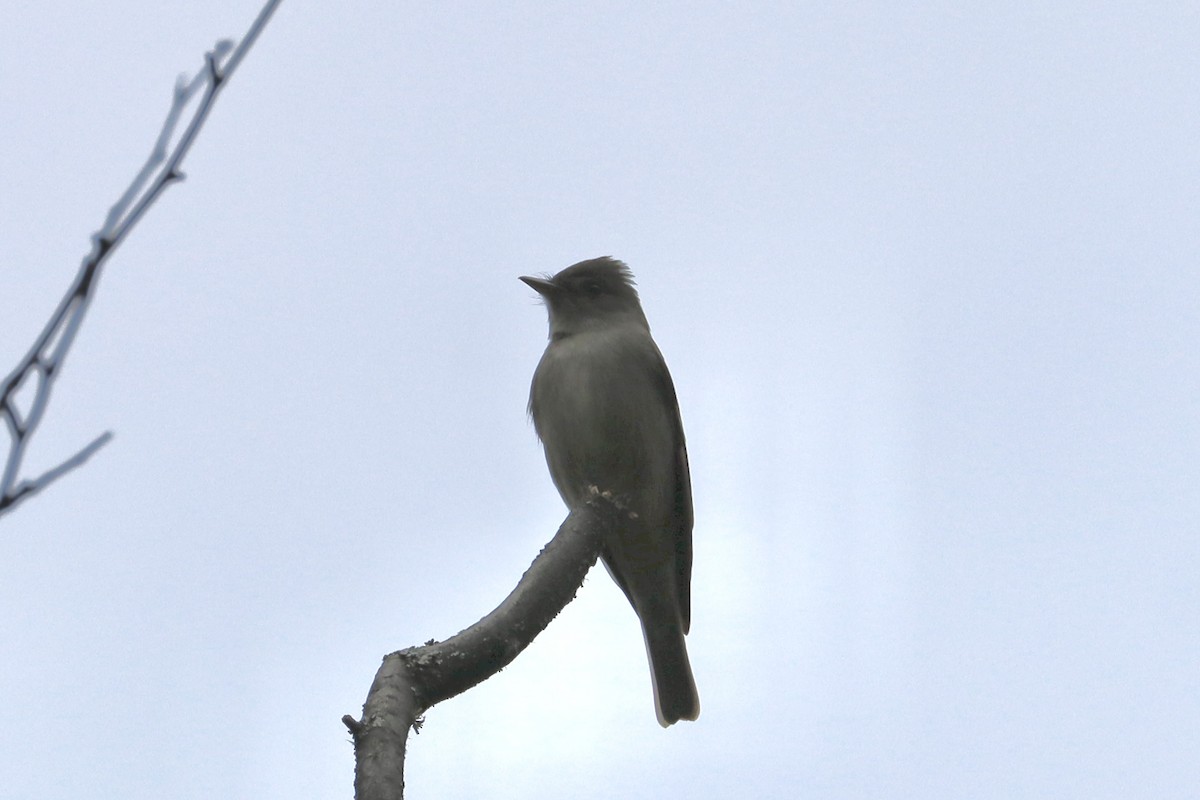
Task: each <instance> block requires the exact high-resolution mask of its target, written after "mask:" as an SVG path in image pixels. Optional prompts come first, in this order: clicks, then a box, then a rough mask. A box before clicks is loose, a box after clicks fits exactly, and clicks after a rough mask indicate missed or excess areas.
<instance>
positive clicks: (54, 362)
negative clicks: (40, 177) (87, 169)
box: [0, 0, 281, 515]
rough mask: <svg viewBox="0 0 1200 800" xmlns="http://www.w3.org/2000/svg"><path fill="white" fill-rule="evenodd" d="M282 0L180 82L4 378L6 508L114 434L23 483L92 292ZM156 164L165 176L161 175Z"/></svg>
mask: <svg viewBox="0 0 1200 800" xmlns="http://www.w3.org/2000/svg"><path fill="white" fill-rule="evenodd" d="M280 2H281V0H268V2H267V3H266V5H264V6H263V8H262V10H261V11H259V13H258V17H257V18H255V20H254V22H253V24H251V26H250V29H249V30H248V31H247V32H246V35H245V36H244V37H243V38H242V41H241V43H240V44H238V46H237V47H234V46H233V43H232V42H230V41H228V40H222V41H220V42H217V44H216V46H215V47H213V49H212V50H211V51H210V52H208V53H206V54H205V67H204V69H202V70H201V71H200V72H198V73H197V74H196V76H195V77H194V78H192V79H191V81H187V80H185V79H183V78H182V77H181V78H180V79H179V80H178V81H177V82H176V84H175V90H174V95H173V98H172V101H171V108H170V110H168V112H167V118H166V120H165V121H164V122H163V127H162V131H161V132H160V133H159V135H158V139H157V140H156V141H155V144H154V148H153V149H152V150H151V152H150V157H149V158H148V159H147V160H146V163H145V164H144V165H143V166H142V168H141V169H140V170H139V171H138V174H137V175H136V176H134V179H133V182H132V183H131V184H130V185H129V188H128V189H126V190H125V192H124V193H123V194H122V195H121V197H120V198H119V199H118V200H117V202H116V203H114V204H113V207H112V208H111V209H109V212H108V215H107V216H106V217H105V220H104V225H103V226H102V227H101V228H100V230H98V231H97V232H96V233H95V234H93V235H92V250H91V252H90V253H88V254H87V255H86V256H84V258H83V263H82V264H81V265H80V267H79V272H78V273H77V274H76V276H75V281H74V282H73V283H72V284H71V287H70V288H69V289H67V293H66V294H65V295H64V296H63V299H62V300H61V301H60V302H59V304H58V308H56V309H55V311H54V313H53V314H52V315H51V316H50V320H49V321H48V322H47V323H46V326H45V327H44V328H43V329H42V332H41V334H39V335H38V337H37V339H36V340H35V341H34V343H33V346H32V347H30V348H29V352H28V353H26V354H25V357H24V358H22V359H21V360H20V362H18V363H17V366H16V367H14V368H13V370H12V372H10V373H9V374H8V375H7V376H6V377H5V378H4V379H3V381H0V417H3V419H4V422H5V424H6V426H7V428H8V432H9V439H10V441H9V450H8V456H7V458H5V462H4V470H3V472H0V515H3V514H4V513H5V512H6V511H8V510H10V509H12V508H13V507H14V506H15V505H16V504H17V501H18V500H20V499H22V498H25V497H29V496H31V495H33V494H36V493H37V492H38V491H40V490H41V489H43V488H44V487H45V486H47V485H48V484H49V483H51V482H52V481H54V480H55V479H57V478H59V477H61V476H62V475H63V474H65V473H66V472H68V471H70V470H71V469H74V468H75V467H77V466H79V465H80V464H82V463H83V462H84V461H86V460H87V459H88V458H89V457H90V456H91V455H92V454H93V453H94V452H96V450H98V449H99V448H100V447H101V446H103V445H104V443H105V442H107V441H108V440H109V439H110V438H111V433H105V434H103V435H101V436H100V437H98V438H97V439H96V440H95V441H93V442H92V443H91V444H89V445H88V446H87V447H85V448H83V449H82V450H81V451H80V452H79V453H77V454H76V455H75V456H73V457H71V458H69V459H67V460H66V461H64V462H63V463H62V464H60V465H59V466H57V467H55V468H54V469H52V470H50V471H49V472H47V473H46V474H44V475H42V476H41V477H40V478H37V479H36V480H34V481H22V482H20V483H19V484H18V482H17V476H18V473H19V472H20V469H21V462H22V461H23V459H24V458H25V450H26V448H27V446H28V444H29V440H30V439H31V438H32V437H33V434H34V432H36V430H37V427H38V424H39V423H41V421H42V415H43V413H44V412H45V410H46V406H47V404H48V403H49V401H50V393H51V390H52V389H53V388H54V381H55V380H56V379H57V378H58V376H59V375H60V374H61V367H62V365H63V362H64V361H65V360H66V356H67V352H68V351H69V350H70V348H71V345H72V343H74V341H75V334H76V333H77V332H78V331H79V326H80V325H81V324H82V323H83V317H84V315H85V314H86V313H87V309H88V306H89V305H90V304H91V302H92V298H93V297H95V290H96V284H97V283H98V281H99V279H100V273H101V270H102V269H103V267H104V264H105V263H106V262H107V260H108V257H109V256H110V255H111V254H112V252H113V251H114V250H115V249H116V248H117V246H118V245H119V244H120V243H121V242H122V241H124V240H125V237H126V236H128V235H129V231H130V230H132V229H133V226H134V225H136V224H137V223H138V221H139V220H140V219H141V218H142V216H143V215H145V213H146V211H147V210H148V209H149V208H150V206H152V205H153V204H154V202H155V201H156V200H157V199H158V198H159V196H160V195H161V194H162V193H163V190H164V189H166V188H167V187H168V186H170V185H171V184H172V183H175V182H178V181H180V180H182V179H183V173H182V172H181V171H180V165H181V164H182V163H183V159H184V157H185V156H187V154H188V151H189V150H191V147H192V144H193V142H194V141H195V139H196V136H197V134H199V132H200V128H201V127H203V125H204V122H205V120H207V119H208V114H209V111H210V110H211V109H212V105H213V103H214V102H215V101H216V98H217V94H218V93H219V92H220V91H221V89H222V88H223V87H224V86H225V84H226V83H227V82H228V80H229V78H230V76H231V75H232V74H233V71H234V70H235V69H237V66H238V65H239V64H240V63H241V62H242V59H243V58H245V56H246V53H247V51H249V49H250V47H251V46H252V45H253V44H254V42H255V41H256V40H257V39H258V35H259V34H260V33H261V32H262V29H263V27H264V26H265V25H266V24H267V21H268V20H269V19H270V18H271V15H272V14H274V13H275V9H276V8H277V7H278V6H279V3H280ZM226 56H228V59H227V60H225V62H224V66H222V59H225V57H226ZM201 89H203V90H204V94H203V96H202V97H201V99H200V102H199V104H198V105H197V107H196V111H195V113H194V114H193V116H192V118H191V120H190V121H189V122H188V125H187V127H186V128H185V129H184V131H183V134H182V135H181V136H180V137H179V141H178V142H177V143H176V145H175V149H174V150H173V151H170V152H168V149H167V148H168V145H169V144H170V142H171V137H172V136H173V135H174V133H175V128H176V126H177V125H178V123H179V118H180V117H181V116H182V114H183V111H184V109H185V108H186V107H187V105H188V102H189V101H190V100H191V99H192V97H194V96H195V95H196V93H197V92H199V91H200V90H201ZM164 161H165V164H164ZM160 164H162V165H163V166H162V167H161V169H160V168H159V165H160ZM156 170H157V176H155V175H156V172H155V171H156ZM152 177H153V180H152V181H151V178H152ZM148 181H150V185H149V187H148V188H147V187H146V184H147V182H148ZM30 375H36V377H37V385H36V387H35V394H34V397H33V402H32V403H31V404H30V407H29V410H28V412H27V413H25V414H22V413H21V409H20V408H19V407H18V406H17V403H16V393H17V390H18V389H19V388H20V387H21V386H22V385H23V384H24V383H25V380H26V379H27V378H28V377H29V376H30Z"/></svg>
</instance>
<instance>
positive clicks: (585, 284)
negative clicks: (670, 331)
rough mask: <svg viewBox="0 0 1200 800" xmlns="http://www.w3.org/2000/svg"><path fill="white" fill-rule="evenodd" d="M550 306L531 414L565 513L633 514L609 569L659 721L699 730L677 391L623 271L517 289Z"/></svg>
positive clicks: (615, 539) (563, 277)
mask: <svg viewBox="0 0 1200 800" xmlns="http://www.w3.org/2000/svg"><path fill="white" fill-rule="evenodd" d="M521 280H523V281H524V282H525V283H527V284H529V285H530V286H531V287H533V289H534V290H535V291H537V293H538V294H540V295H541V296H542V298H543V299H544V300H545V303H546V308H547V310H548V311H549V315H550V344H549V345H547V346H546V352H545V354H544V355H543V356H542V360H541V362H540V363H539V364H538V366H537V370H536V371H535V372H534V373H533V386H532V388H531V389H530V393H529V414H530V416H532V417H533V425H534V428H536V430H537V434H538V437H539V438H540V439H541V440H542V446H543V447H544V448H545V451H546V463H547V464H548V465H549V467H550V477H551V478H553V480H554V485H555V486H556V487H558V493H559V494H560V495H562V498H563V501H564V502H566V504H567V506H568V507H569V508H572V509H574V508H577V507H579V506H580V505H582V504H583V503H584V502H586V501H587V499H588V498H589V496H590V493H591V487H595V488H596V489H598V490H600V491H602V492H611V493H612V496H613V497H614V499H616V501H617V502H618V503H619V504H620V505H621V506H622V508H624V509H625V511H626V513H625V514H624V515H623V518H622V519H623V521H622V523H621V525H620V526H619V528H618V529H617V530H616V531H615V532H614V533H613V535H612V536H611V537H610V538H609V539H608V540H607V541H606V542H605V543H604V546H603V549H602V551H601V558H602V559H603V561H604V565H605V566H606V567H607V568H608V572H609V574H610V575H612V577H613V580H615V581H616V582H617V585H618V586H620V587H621V590H622V591H624V592H625V596H626V597H627V598H629V602H630V604H631V605H632V606H633V610H634V611H635V612H637V615H638V619H640V620H641V623H642V634H643V636H644V638H645V641H646V652H647V654H648V655H649V657H650V676H651V679H652V683H653V687H654V705H655V710H656V712H657V714H658V721H659V722H660V723H661V724H662V725H663V726H664V727H665V726H667V725H670V724H672V723H674V722H678V721H679V720H681V719H696V717H698V716H699V714H700V698H699V696H698V695H697V694H696V684H695V681H694V680H693V679H692V669H691V666H690V664H689V663H688V656H687V645H686V644H685V642H684V638H683V637H684V634H686V633H687V632H688V628H689V626H690V622H691V601H690V594H691V577H692V489H691V479H690V477H689V475H688V460H687V449H686V447H685V446H684V440H683V423H682V422H681V421H680V418H679V404H678V402H677V401H676V399H675V386H674V384H672V382H671V375H670V373H669V372H667V364H666V362H665V361H663V357H662V354H661V353H660V352H659V351H658V347H657V345H655V344H654V340H653V339H652V338H650V326H649V325H648V324H647V323H646V315H645V314H643V313H642V306H641V303H640V302H638V295H637V290H635V289H634V284H633V275H632V274H631V273H630V272H629V268H628V267H626V266H625V265H624V264H623V263H621V262H620V261H616V260H615V259H612V258H596V259H592V260H591V261H582V262H580V263H578V264H575V265H574V266H571V267H568V268H566V269H564V270H563V271H562V272H560V273H558V274H557V275H555V276H554V277H553V278H549V279H543V278H527V277H526V278H521Z"/></svg>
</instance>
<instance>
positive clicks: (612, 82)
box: [0, 0, 1200, 800]
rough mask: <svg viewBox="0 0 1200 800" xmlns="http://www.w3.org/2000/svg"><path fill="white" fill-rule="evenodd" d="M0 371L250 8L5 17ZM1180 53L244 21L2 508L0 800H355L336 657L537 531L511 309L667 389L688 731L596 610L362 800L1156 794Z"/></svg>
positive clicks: (412, 23) (83, 8) (846, 25)
mask: <svg viewBox="0 0 1200 800" xmlns="http://www.w3.org/2000/svg"><path fill="white" fill-rule="evenodd" d="M9 6H10V7H8V8H6V9H5V14H4V19H5V22H4V25H3V26H2V27H0V121H2V124H0V175H3V176H4V181H3V189H2V190H0V249H2V252H3V253H4V257H3V259H2V260H0V277H2V280H0V374H2V373H6V372H7V371H8V369H10V368H11V366H12V365H13V364H14V363H16V360H17V359H18V358H19V357H20V356H21V355H23V354H24V352H25V349H26V348H27V347H28V345H29V343H30V342H32V340H33V338H34V337H35V336H36V335H37V333H38V332H39V331H40V329H41V327H42V325H43V324H44V322H45V320H46V318H47V317H48V315H49V314H50V312H51V310H52V309H53V308H54V306H55V305H56V303H57V302H58V300H59V298H60V297H61V295H62V293H63V291H65V289H66V287H67V286H68V284H69V283H70V281H71V279H72V277H73V276H74V274H75V271H76V269H77V267H78V264H79V261H80V258H81V257H82V256H83V255H84V253H85V252H86V251H87V249H88V240H89V236H90V234H91V233H92V231H94V230H95V229H96V228H98V227H99V225H100V223H101V221H102V220H103V217H104V214H105V212H106V210H107V208H108V206H109V205H110V204H111V203H112V202H113V200H114V199H115V198H116V197H117V196H118V195H119V194H120V192H121V191H122V190H123V189H124V187H125V186H126V184H127V183H128V181H129V179H130V178H131V177H132V175H133V174H134V172H135V171H136V170H137V168H138V167H139V166H140V164H141V162H142V160H143V159H144V158H145V155H146V154H147V152H148V151H149V148H150V146H151V144H152V142H153V140H154V137H155V136H156V135H157V131H158V128H159V125H160V124H161V121H162V118H163V115H164V114H165V113H166V110H167V105H168V101H169V98H170V92H171V88H172V85H173V83H174V80H175V77H176V75H177V74H179V73H180V72H194V71H195V70H196V69H197V68H198V67H199V66H200V64H201V63H202V55H203V52H204V51H205V50H206V49H208V48H210V47H211V46H212V44H213V43H214V42H215V41H216V40H217V39H218V38H221V37H238V36H240V35H241V34H242V32H244V30H245V29H246V27H247V26H248V25H249V23H250V21H251V20H252V19H253V17H254V15H255V14H256V13H257V10H258V3H257V2H256V0H221V1H218V2H208V3H176V2H161V1H160V2H153V3H151V2H125V3H119V4H115V5H114V4H111V3H79V2H64V3H56V2H44V3H26V4H12V3H10V4H9ZM1197 41H1200V7H1197V6H1195V4H1186V3H1177V4H1168V3H1140V4H1127V3H1121V4H1118V3H1044V2H1043V3H1028V4H1004V5H1002V6H997V5H996V4H991V5H987V6H985V5H982V4H977V6H975V7H971V6H963V5H962V4H961V3H936V2H935V3H925V4H919V5H912V4H908V5H904V6H903V7H902V8H901V7H900V6H899V5H896V4H883V3H850V4H847V3H822V4H812V3H807V4H800V3H778V4H776V3H751V4H749V5H747V4H741V5H739V6H737V7H734V6H733V5H731V4H717V3H695V2H692V3H671V4H655V5H648V4H640V3H639V4H634V3H628V4H621V3H609V4H604V3H572V4H554V5H550V4H543V3H516V4H514V3H504V4H499V3H496V4H491V3H460V4H454V5H448V4H401V5H397V4H392V3H346V4H341V5H336V6H334V5H330V4H328V3H305V2H299V1H297V0H285V2H284V4H283V6H282V7H281V9H280V11H279V12H278V14H277V15H276V17H275V19H274V20H273V21H272V23H271V24H270V26H269V27H268V28H267V30H266V32H265V33H264V34H263V37H262V39H261V40H260V42H259V43H258V45H257V46H256V48H255V49H254V50H253V51H252V52H251V53H250V56H249V58H248V59H247V60H246V61H245V62H244V64H243V65H242V67H241V68H240V70H239V71H238V73H237V74H236V75H235V76H234V78H233V80H232V81H231V83H230V84H229V85H228V87H227V89H226V90H225V92H224V93H223V94H222V96H221V98H220V100H219V101H218V104H217V107H216V109H215V110H214V112H213V115H212V117H211V119H210V122H209V124H208V126H207V128H206V129H205V130H204V131H203V133H202V134H201V138H200V141H199V142H198V143H197V145H196V147H195V148H194V150H193V152H192V155H191V157H190V159H189V160H188V162H187V163H186V164H185V165H184V169H185V171H186V172H187V174H188V179H187V181H186V182H184V183H182V184H180V185H176V186H174V187H172V188H171V189H170V190H169V191H168V192H167V193H166V195H165V196H164V198H163V200H162V201H161V202H160V203H159V205H158V206H156V207H155V208H154V209H153V210H152V211H151V213H150V215H149V216H148V217H147V218H146V219H145V220H144V222H143V223H142V224H141V226H140V227H139V228H138V229H136V230H135V231H134V233H133V234H132V236H131V238H130V239H129V240H128V241H127V242H126V244H125V245H124V246H122V247H121V249H120V250H118V251H117V252H116V253H115V255H114V257H113V258H112V260H111V261H110V262H109V265H108V270H107V272H106V273H105V275H104V278H103V280H102V284H101V286H100V288H99V294H98V296H97V299H96V301H95V303H94V305H93V306H92V310H91V313H90V315H89V317H88V319H87V320H86V322H85V324H84V327H83V330H82V331H81V333H80V335H79V338H78V340H77V343H76V346H75V348H74V350H73V351H72V353H71V355H70V357H69V359H68V362H67V365H66V369H65V371H64V373H63V376H62V379H61V380H60V381H59V383H58V385H57V389H56V394H55V395H54V398H53V400H52V404H51V407H50V410H49V412H48V415H47V420H46V422H45V424H44V425H43V428H42V430H41V431H40V433H39V435H38V436H37V438H36V439H35V440H34V442H33V445H32V450H31V454H30V456H29V458H28V461H27V469H26V472H25V475H26V477H30V476H32V475H34V474H37V473H38V472H40V471H42V470H43V469H46V468H48V467H50V466H52V465H54V464H56V463H57V462H58V461H60V460H62V459H63V458H65V457H67V456H69V455H70V454H72V453H73V452H75V450H76V449H78V448H79V447H81V446H82V445H84V444H85V443H87V442H88V441H90V440H91V439H92V438H94V437H95V436H96V435H98V434H100V433H101V432H103V431H105V430H109V429H111V430H113V431H114V433H115V438H114V440H113V441H112V442H111V443H110V444H109V445H108V446H107V447H106V448H105V449H104V450H102V451H101V452H100V453H99V454H98V455H97V456H96V457H95V458H94V459H93V460H92V461H91V462H90V463H89V464H88V465H86V466H85V467H84V468H83V469H81V470H79V471H77V472H76V473H74V474H72V475H70V476H68V477H66V478H65V479H63V480H62V481H60V482H59V483H58V484H56V485H55V486H53V487H52V488H50V489H48V490H47V491H46V492H44V493H43V494H41V495H40V496H38V497H36V498H34V499H32V500H31V501H29V502H27V503H25V504H24V505H22V506H21V507H19V508H18V509H17V510H16V511H15V512H14V513H12V514H9V515H6V516H4V517H0V676H2V677H0V796H2V797H4V798H8V797H12V798H33V797H37V798H39V800H58V798H64V799H65V798H72V799H74V798H121V799H122V800H129V799H130V798H133V799H135V800H136V799H138V798H156V799H157V798H172V800H183V799H186V798H198V799H199V798H203V799H204V800H211V798H217V797H220V798H238V797H287V798H297V797H321V798H332V797H350V796H351V795H352V788H351V779H352V769H353V759H352V751H351V747H350V744H349V741H348V739H349V737H348V735H347V733H346V731H345V728H344V727H343V725H342V723H341V722H340V718H341V716H342V715H343V714H346V713H352V714H355V715H357V714H358V713H359V711H360V710H361V704H362V702H363V700H364V698H365V697H366V692H367V689H368V687H369V685H370V681H371V678H372V676H373V675H374V673H375V670H376V668H377V667H378V665H379V661H380V658H381V657H382V656H383V655H384V654H385V653H387V652H389V651H392V650H396V649H399V648H402V647H406V646H410V645H414V644H418V643H420V642H423V641H425V640H427V639H430V638H439V639H442V638H446V637H448V636H450V635H452V634H453V633H455V632H457V631H458V630H460V629H462V628H464V627H466V626H467V625H469V624H471V623H473V622H474V621H476V620H477V619H478V618H479V617H480V616H482V615H483V614H484V613H486V612H487V611H489V610H490V609H491V608H492V607H493V606H494V605H495V604H496V603H498V602H499V601H500V600H501V599H502V598H503V596H504V595H505V594H506V593H507V592H508V591H509V589H511V587H512V586H513V585H514V584H515V582H516V580H517V579H518V578H519V577H520V575H521V573H522V571H523V570H524V569H525V568H526V566H528V563H529V562H530V560H532V558H533V557H534V556H535V555H536V554H537V552H538V550H539V549H540V548H541V546H542V545H543V544H544V542H545V541H546V540H548V539H549V538H550V537H551V536H552V535H553V533H554V531H555V529H556V528H557V526H558V524H559V523H560V522H561V520H562V519H563V517H564V515H565V509H564V508H563V506H562V504H561V501H560V500H559V498H558V496H557V494H556V492H555V491H554V488H553V486H552V484H551V482H550V479H549V477H548V474H547V472H546V467H545V463H544V461H543V458H542V453H541V449H540V447H539V445H538V443H537V440H536V437H535V436H534V433H533V430H532V427H531V425H530V424H529V423H528V420H527V419H526V416H525V402H526V395H527V391H528V385H529V379H530V376H531V375H532V373H533V369H534V366H535V365H536V363H537V360H538V358H539V356H540V353H541V351H542V348H543V347H544V344H545V335H546V321H545V312H544V309H543V308H542V307H541V306H540V305H538V303H537V301H536V298H535V296H534V293H533V292H532V291H531V290H530V289H528V287H526V286H524V285H523V284H521V283H520V282H519V281H517V276H518V275H523V274H531V273H552V272H555V271H557V270H559V269H561V268H562V267H565V266H567V265H569V264H571V263H574V262H576V261H579V260H581V259H584V258H590V257H594V256H599V255H612V256H615V257H617V258H620V259H623V260H624V261H626V262H627V263H628V264H629V266H630V267H631V269H632V270H633V272H634V273H635V275H636V276H637V279H638V284H639V289H640V291H641V295H642V301H643V305H644V307H645V310H646V314H647V316H648V318H649V320H650V324H651V326H652V328H653V330H654V334H655V338H656V339H657V341H658V343H659V345H660V347H661V349H662V350H663V352H664V354H665V356H666V359H667V362H668V364H669V365H670V368H671V371H672V374H673V375H674V378H675V383H676V386H677V389H678V394H679V398H680V404H681V408H682V412H683V420H684V426H685V429H686V432H687V436H688V445H689V452H690V456H691V465H692V479H693V491H694V496H695V506H696V529H695V534H694V536H695V574H694V581H693V588H692V593H693V624H692V633H691V635H690V636H689V638H688V645H689V650H690V652H691V658H692V662H693V666H694V670H695V674H696V681H697V684H698V687H699V690H700V697H701V704H702V709H703V711H702V714H701V717H700V720H699V721H698V722H696V723H681V724H678V725H676V726H674V727H672V728H670V729H668V730H663V729H661V728H660V727H659V726H658V724H657V722H656V721H655V717H654V711H653V706H652V703H651V696H650V685H649V675H648V670H647V667H646V663H645V656H644V652H643V647H642V640H641V634H640V631H639V629H638V625H637V622H636V619H635V617H634V615H633V613H632V612H631V610H630V609H629V607H628V605H627V603H626V602H625V600H624V598H623V596H622V595H621V593H620V591H619V590H618V589H617V588H616V586H615V585H614V584H613V583H612V581H611V580H610V579H609V578H608V576H607V575H606V574H605V573H604V572H603V570H600V569H597V570H596V571H595V572H594V573H593V574H592V575H591V576H590V577H589V579H588V581H587V583H586V584H585V586H584V589H583V590H582V592H581V593H580V596H579V598H578V599H577V601H576V602H574V603H573V604H571V605H570V606H569V607H568V609H567V611H566V612H565V613H564V614H562V615H561V616H560V617H559V618H558V619H557V620H556V621H555V622H554V623H552V625H551V626H550V628H549V629H548V630H547V632H546V633H545V634H543V636H542V637H541V638H539V639H538V640H537V641H536V642H535V643H534V645H533V646H532V647H531V648H530V649H529V650H528V651H527V652H526V653H525V654H523V655H522V656H521V657H520V658H518V659H517V661H516V662H515V663H514V664H513V665H512V666H511V667H509V668H508V669H507V670H505V671H504V672H503V673H502V674H501V675H499V676H498V677H496V678H495V679H493V680H490V681H488V682H487V683H486V684H484V685H483V686H481V687H479V688H477V689H475V690H473V691H471V692H469V693H467V694H465V695H462V696H460V697H458V698H454V699H452V700H450V701H447V702H446V703H444V704H442V705H440V706H437V707H435V708H434V709H432V710H431V711H430V712H429V714H428V718H427V724H426V726H425V728H424V730H423V731H422V733H421V734H420V735H419V736H416V737H413V738H412V740H411V743H410V750H409V756H408V762H407V779H408V786H409V795H408V796H409V797H412V798H421V797H496V798H510V797H511V798H518V797H519V798H542V797H545V798H550V797H576V798H592V797H596V798H599V797H605V798H609V797H631V798H654V797H672V796H679V797H682V796H685V793H686V796H687V797H692V798H708V797H713V798H716V797H737V798H747V797H763V798H771V797H781V798H792V797H804V798H830V799H831V800H843V799H847V800H848V799H850V798H1013V797H1088V798H1122V799H1125V798H1143V797H1144V798H1161V797H1183V796H1188V795H1191V794H1194V793H1195V791H1196V787H1197V786H1200V766H1198V765H1200V759H1198V758H1197V754H1198V753H1200V678H1198V677H1197V676H1198V675H1200V589H1198V588H1197V574H1198V572H1200V537H1198V536H1197V530H1198V529H1200V493H1198V487H1200V423H1198V421H1197V409H1198V407H1200V354H1198V348H1197V342H1198V340H1200V278H1198V273H1197V256H1198V255H1200V222H1198V220H1200V145H1198V142H1200V103H1198V102H1197V98H1198V97H1200V56H1198V55H1197V53H1198V52H1200V51H1198V50H1197V47H1196V42H1197Z"/></svg>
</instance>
